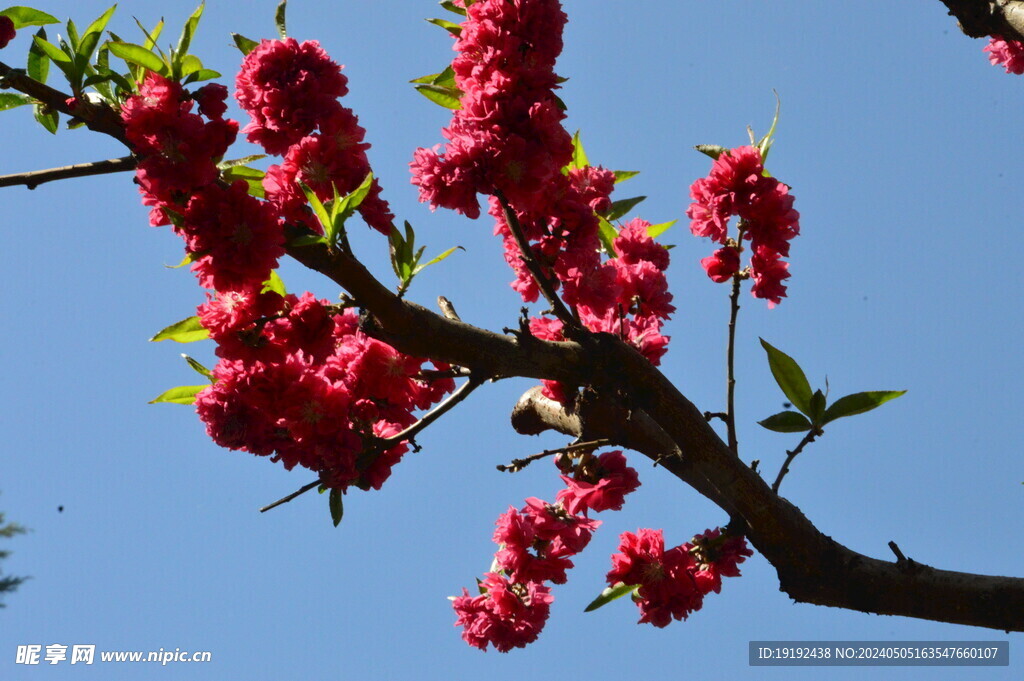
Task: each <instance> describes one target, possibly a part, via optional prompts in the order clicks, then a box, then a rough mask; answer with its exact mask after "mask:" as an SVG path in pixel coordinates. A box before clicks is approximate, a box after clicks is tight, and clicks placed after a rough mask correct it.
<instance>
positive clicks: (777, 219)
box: [686, 146, 800, 307]
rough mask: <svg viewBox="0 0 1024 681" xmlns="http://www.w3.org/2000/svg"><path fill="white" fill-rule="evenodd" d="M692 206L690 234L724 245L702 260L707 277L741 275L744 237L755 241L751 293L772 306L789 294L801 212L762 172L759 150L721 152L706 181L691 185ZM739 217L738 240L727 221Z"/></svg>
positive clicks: (720, 279)
mask: <svg viewBox="0 0 1024 681" xmlns="http://www.w3.org/2000/svg"><path fill="white" fill-rule="evenodd" d="M690 197H691V198H692V199H693V203H692V204H690V207H689V208H688V209H687V211H686V214H687V216H688V217H689V218H690V220H691V223H690V231H692V232H693V234H694V235H695V236H701V237H708V238H710V239H711V240H713V241H715V242H717V243H719V244H721V245H722V246H723V248H720V249H718V250H717V251H715V252H714V254H712V255H711V256H710V257H708V258H704V259H703V260H701V265H702V266H703V267H704V269H705V271H706V272H707V273H708V276H709V277H710V278H711V279H712V281H715V282H719V283H721V282H725V281H728V280H729V279H731V278H732V277H733V276H734V275H736V274H738V273H740V252H741V250H742V241H743V239H749V240H750V242H751V250H752V256H751V260H750V270H749V274H750V277H751V278H752V279H753V280H754V286H753V290H752V293H753V295H754V296H755V297H757V298H764V299H767V300H768V301H769V302H768V307H774V306H775V305H777V304H779V303H780V302H782V298H784V297H785V296H786V287H785V285H783V283H782V282H783V280H785V279H788V278H789V276H790V275H789V263H787V262H783V261H782V260H781V258H784V257H788V256H789V242H790V241H791V240H792V239H793V237H795V236H796V235H797V234H799V233H800V222H799V220H800V214H799V213H797V212H796V211H795V210H793V197H792V196H791V195H790V193H789V187H787V186H786V185H785V184H783V183H781V182H779V181H778V180H776V179H775V178H773V177H771V176H768V175H766V174H765V172H764V163H763V160H762V158H761V152H760V151H759V150H758V149H757V148H756V147H751V146H747V147H739V148H737V149H732V150H729V151H725V152H723V153H722V154H721V155H720V156H719V157H718V159H717V160H716V161H715V162H714V165H712V167H711V172H710V173H709V174H708V176H707V177H703V178H700V179H698V180H697V181H696V182H694V183H693V185H692V186H691V187H690ZM734 215H736V216H739V218H740V221H739V227H738V229H739V236H737V237H736V238H735V239H730V237H729V219H730V218H731V217H732V216H734Z"/></svg>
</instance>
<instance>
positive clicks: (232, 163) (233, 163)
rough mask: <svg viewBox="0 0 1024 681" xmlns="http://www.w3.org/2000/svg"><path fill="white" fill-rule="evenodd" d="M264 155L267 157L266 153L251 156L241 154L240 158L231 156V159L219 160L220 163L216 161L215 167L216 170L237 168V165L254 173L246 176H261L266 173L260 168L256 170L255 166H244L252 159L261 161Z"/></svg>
mask: <svg viewBox="0 0 1024 681" xmlns="http://www.w3.org/2000/svg"><path fill="white" fill-rule="evenodd" d="M266 157H267V155H266V154H253V155H252V156H243V157H242V158H233V159H230V160H225V161H221V162H220V163H218V164H217V169H218V170H227V169H228V168H239V167H241V168H243V169H244V170H247V171H250V172H252V173H255V174H254V175H250V176H248V177H256V176H257V175H258V176H259V177H263V176H264V175H265V174H266V173H264V172H263V171H262V170H256V169H255V168H246V167H245V166H247V165H249V164H250V163H252V162H253V161H262V160H263V159H265V158H266Z"/></svg>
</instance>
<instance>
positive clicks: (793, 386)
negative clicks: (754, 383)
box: [760, 338, 812, 416]
mask: <svg viewBox="0 0 1024 681" xmlns="http://www.w3.org/2000/svg"><path fill="white" fill-rule="evenodd" d="M760 340H761V347H763V348H764V349H765V352H767V353H768V366H769V367H770V368H771V370H772V376H774V377H775V382H776V383H778V384H779V387H780V388H782V392H783V393H785V395H786V397H788V398H789V401H790V402H792V403H793V406H795V407H796V408H797V409H799V410H800V411H802V412H803V413H804V414H806V415H807V416H812V413H811V411H810V408H811V385H810V384H809V383H808V382H807V376H805V375H804V370H803V369H801V368H800V365H799V364H797V363H796V361H795V360H794V359H793V358H792V357H790V356H789V355H787V354H786V353H784V352H782V351H781V350H777V349H776V348H774V347H772V346H771V345H770V344H769V343H768V342H767V341H766V340H765V339H763V338H762V339H760Z"/></svg>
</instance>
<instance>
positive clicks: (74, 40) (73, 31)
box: [57, 19, 81, 53]
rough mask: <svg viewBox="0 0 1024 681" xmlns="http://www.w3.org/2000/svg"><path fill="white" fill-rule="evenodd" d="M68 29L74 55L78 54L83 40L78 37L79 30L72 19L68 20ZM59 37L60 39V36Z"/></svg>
mask: <svg viewBox="0 0 1024 681" xmlns="http://www.w3.org/2000/svg"><path fill="white" fill-rule="evenodd" d="M67 29H68V42H69V43H70V44H71V49H72V53H74V52H77V51H78V43H79V41H80V40H81V39H80V38H79V37H78V29H77V28H76V27H75V22H73V21H71V19H68V23H67ZM57 37H58V38H59V37H60V36H57ZM61 47H63V45H61Z"/></svg>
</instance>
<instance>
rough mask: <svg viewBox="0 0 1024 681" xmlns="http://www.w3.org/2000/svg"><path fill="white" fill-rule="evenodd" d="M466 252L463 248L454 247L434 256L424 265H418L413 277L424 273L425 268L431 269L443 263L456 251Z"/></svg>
mask: <svg viewBox="0 0 1024 681" xmlns="http://www.w3.org/2000/svg"><path fill="white" fill-rule="evenodd" d="M424 248H425V247H424ZM421 250H422V249H421ZM464 250H466V249H465V248H463V247H462V246H452V247H451V248H449V249H448V250H447V251H445V252H444V253H442V254H441V255H438V256H434V257H433V258H431V259H430V260H428V261H427V262H425V263H423V264H422V265H417V266H416V267H414V268H413V270H412V274H413V276H415V275H417V274H419V273H420V272H422V271H423V270H424V268H426V267H429V266H430V265H436V264H437V263H439V262H441V261H442V260H444V259H445V258H447V257H448V256H449V255H451V254H452V253H454V252H455V251H464Z"/></svg>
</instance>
